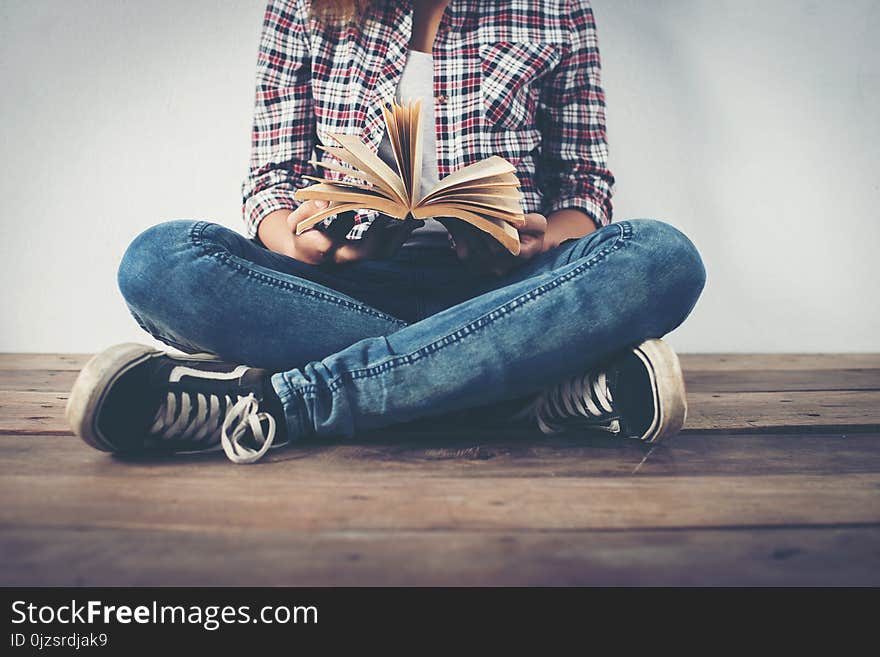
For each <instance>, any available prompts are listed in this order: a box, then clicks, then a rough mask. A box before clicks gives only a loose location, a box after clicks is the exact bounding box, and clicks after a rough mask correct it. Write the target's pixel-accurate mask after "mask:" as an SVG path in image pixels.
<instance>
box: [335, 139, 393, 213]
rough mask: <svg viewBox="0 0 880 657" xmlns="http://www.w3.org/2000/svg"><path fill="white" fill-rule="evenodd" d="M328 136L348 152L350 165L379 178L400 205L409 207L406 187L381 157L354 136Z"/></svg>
mask: <svg viewBox="0 0 880 657" xmlns="http://www.w3.org/2000/svg"><path fill="white" fill-rule="evenodd" d="M330 136H331V137H333V139H335V140H336V141H337V142H338V143H339V145H340V146H342V148H344V149H345V150H346V151H348V154H349V155H350V156H351V159H352V161H351V162H349V163H350V164H352V165H354V166H355V167H357V168H358V169H363V170H364V171H366V172H368V173H372V174H373V175H375V176H377V177H379V178H381V179H382V180H383V181H385V182H386V183H387V184H388V185H390V186H391V188H392V189H393V190H394V192H395V193H396V194H397V195H398V197H399V199H400V202H401V203H403V204H406V205H409V199H408V198H407V194H406V187H405V186H404V184H403V180H402V179H401V177H400V176H399V175H397V173H396V172H395V171H394V170H393V169H392V168H391V167H389V166H388V165H387V164H385V162H383V161H382V158H381V157H379V156H378V155H376V154H375V153H374V152H373V151H371V150H370V147H369V146H367V145H366V144H364V143H363V142H362V141H361V140H360V139H358V138H357V137H355V136H354V135H334V134H331V135H330ZM325 148H326V147H325ZM340 159H342V158H340Z"/></svg>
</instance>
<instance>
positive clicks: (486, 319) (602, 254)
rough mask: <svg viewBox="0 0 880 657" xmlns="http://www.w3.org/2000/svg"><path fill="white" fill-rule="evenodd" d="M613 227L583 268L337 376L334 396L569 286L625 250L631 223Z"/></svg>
mask: <svg viewBox="0 0 880 657" xmlns="http://www.w3.org/2000/svg"><path fill="white" fill-rule="evenodd" d="M612 225H614V226H616V227H617V230H618V237H617V239H616V240H615V241H614V243H613V244H609V245H608V246H606V247H605V248H603V249H602V250H601V251H599V252H598V253H597V254H595V255H594V256H593V257H592V258H590V259H589V260H587V261H585V262H582V263H581V264H580V265H578V266H576V267H575V268H573V269H572V270H571V271H568V272H566V273H565V274H562V275H560V276H557V277H556V278H554V279H553V280H551V281H548V282H547V283H544V284H542V285H540V286H538V287H536V288H533V289H532V290H529V291H528V292H525V293H523V294H521V295H519V296H517V297H516V298H514V299H511V300H510V301H507V302H505V303H504V304H503V305H501V306H499V307H497V308H495V309H493V310H490V311H489V312H487V313H484V314H483V315H481V316H480V317H478V318H476V319H474V320H471V321H470V322H468V323H467V324H465V325H464V326H462V327H460V328H458V329H456V330H455V331H453V332H452V333H448V334H446V335H444V336H443V337H441V338H438V339H436V340H434V341H433V342H430V343H429V344H427V345H425V346H423V347H420V348H419V349H417V350H415V351H413V352H410V353H408V354H398V355H395V356H391V357H389V358H387V359H385V360H384V361H382V362H381V363H378V364H376V365H372V366H370V367H365V368H362V369H359V370H352V371H350V372H343V373H342V374H340V375H339V376H338V377H336V378H334V379H332V380H331V381H330V382H329V383H328V389H329V391H330V392H331V393H336V392H337V391H338V390H339V389H340V388H341V386H342V384H343V381H344V380H351V381H355V380H358V379H365V378H369V377H372V376H374V375H376V374H381V373H382V372H386V371H388V370H391V369H393V368H395V367H397V366H398V365H402V364H406V365H408V364H411V363H414V362H416V361H418V360H420V359H421V358H424V357H425V356H429V355H431V354H433V353H436V352H437V351H439V350H440V349H442V348H443V347H446V346H448V345H450V344H454V343H456V342H458V341H460V340H461V339H462V338H465V337H467V336H468V335H472V334H474V333H475V332H476V331H477V330H479V329H481V328H483V327H485V326H488V325H489V324H491V323H493V322H495V321H497V320H498V319H500V318H502V317H504V316H506V315H508V314H509V313H510V312H511V311H512V310H514V309H516V308H518V307H520V306H522V305H523V304H525V303H528V302H529V301H533V300H535V299H537V298H539V297H541V296H542V295H543V294H544V293H546V292H548V291H550V290H552V289H555V288H556V287H559V286H560V285H562V284H563V283H566V282H568V281H570V280H572V279H574V278H576V277H577V276H579V275H580V274H582V273H584V272H585V271H588V270H590V269H592V268H593V267H594V266H595V265H596V264H598V263H599V262H601V261H603V260H605V259H606V257H607V256H608V255H609V254H610V253H612V252H614V251H617V250H619V249H620V248H622V247H624V246H625V245H626V242H627V241H628V240H629V238H630V237H631V236H632V226H631V225H630V224H629V223H628V222H625V221H622V222H619V223H615V224H612ZM285 379H287V377H285ZM295 387H297V390H298V391H299V392H301V393H304V392H305V391H306V390H310V389H314V385H313V384H309V385H307V386H295Z"/></svg>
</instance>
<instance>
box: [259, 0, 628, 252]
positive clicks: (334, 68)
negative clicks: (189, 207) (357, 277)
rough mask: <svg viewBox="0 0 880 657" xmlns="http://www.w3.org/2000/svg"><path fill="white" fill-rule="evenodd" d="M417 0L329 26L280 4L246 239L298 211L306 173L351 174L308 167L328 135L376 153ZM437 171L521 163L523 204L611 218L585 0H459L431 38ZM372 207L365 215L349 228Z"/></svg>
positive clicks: (594, 50) (358, 232)
mask: <svg viewBox="0 0 880 657" xmlns="http://www.w3.org/2000/svg"><path fill="white" fill-rule="evenodd" d="M412 4H413V3H412V0H378V1H377V2H374V3H373V6H372V7H371V8H370V9H369V11H368V12H367V14H366V15H365V16H364V17H363V18H362V19H361V20H360V21H358V22H356V23H355V22H352V23H351V24H349V25H345V24H342V25H336V26H334V25H328V24H326V23H325V22H322V21H319V20H317V19H315V18H313V17H312V16H311V15H310V6H309V5H310V2H309V0H270V2H269V4H268V7H267V8H266V13H265V18H264V22H263V32H262V37H261V40H260V47H259V55H258V58H257V84H256V108H255V112H254V123H253V130H252V136H251V142H252V152H251V161H250V169H249V173H248V176H247V178H246V179H245V181H244V183H243V185H242V196H243V208H242V210H243V214H244V220H245V224H246V229H247V235H248V237H253V236H254V235H256V232H257V226H258V225H259V222H260V221H261V220H262V219H263V218H264V217H265V216H266V215H267V214H269V213H270V212H273V211H275V210H279V209H290V210H293V209H295V208H296V207H297V206H298V205H299V201H295V200H294V198H293V194H294V192H295V191H296V190H297V189H298V188H300V187H304V186H306V185H308V184H310V182H311V181H309V180H306V179H305V178H303V176H304V175H314V176H322V175H323V176H325V177H328V178H330V177H333V178H341V177H344V176H343V174H338V173H336V172H332V171H328V170H323V169H321V170H320V171H316V169H317V168H318V167H314V166H313V165H311V164H309V163H308V160H310V159H317V158H330V157H332V156H330V155H329V154H328V153H326V152H325V151H322V150H317V151H315V149H314V146H315V144H316V143H320V144H327V145H333V144H334V143H335V142H333V140H332V139H331V138H330V137H328V136H327V134H328V133H342V134H352V135H358V136H359V137H360V138H361V139H362V140H363V141H364V142H366V143H367V144H369V145H370V146H371V147H372V149H373V150H374V151H377V150H378V148H379V143H380V141H381V140H382V135H383V132H384V129H385V126H384V123H383V120H382V113H381V109H380V103H381V102H382V101H383V100H387V99H391V98H393V97H394V92H395V89H396V88H397V83H398V81H399V79H400V75H401V72H402V71H403V67H404V65H405V63H406V55H407V51H408V48H409V40H410V35H411V32H412V17H413V7H412ZM432 54H433V58H434V109H435V115H436V116H435V121H436V129H437V169H438V171H437V173H438V175H439V176H440V177H441V178H443V177H444V176H446V175H448V174H450V173H451V172H453V171H455V170H456V169H458V168H460V167H463V166H465V165H468V164H471V163H473V162H476V161H479V160H481V159H483V158H486V157H489V156H490V155H501V156H502V157H504V158H506V159H508V160H509V161H510V162H511V163H513V164H514V165H515V166H516V168H517V174H518V176H519V179H520V184H521V189H522V192H523V211H524V212H540V213H542V214H544V215H548V214H549V213H551V212H553V211H556V210H559V209H563V208H577V209H579V210H582V211H583V212H585V213H586V214H587V215H589V216H590V217H592V219H593V221H595V223H596V224H597V226H603V225H605V224H608V223H609V222H610V221H611V195H612V191H613V186H614V177H613V176H612V174H611V172H610V171H609V170H608V167H607V157H608V151H607V143H606V133H605V98H604V94H603V91H602V87H601V84H600V61H599V50H598V44H597V40H596V29H595V23H594V20H593V12H592V9H591V8H590V4H589V2H588V1H587V0H505V1H497V2H491V1H485V0H480V1H478V0H452V1H451V2H450V4H449V6H448V7H447V9H446V11H445V13H444V14H443V18H442V20H441V22H440V26H439V28H438V31H437V36H436V39H435V41H434V46H433V53H432ZM375 216H376V213H375V212H374V211H370V210H361V211H358V212H357V213H356V214H355V225H354V227H353V228H352V230H351V232H350V233H349V234H348V237H350V238H354V239H356V238H359V237H361V236H362V235H363V232H364V231H365V229H366V227H367V226H368V225H369V222H370V220H371V219H373V218H374V217H375Z"/></svg>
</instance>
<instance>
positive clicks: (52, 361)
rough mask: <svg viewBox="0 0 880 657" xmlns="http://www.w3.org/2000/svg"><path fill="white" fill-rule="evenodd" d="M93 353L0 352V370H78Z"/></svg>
mask: <svg viewBox="0 0 880 657" xmlns="http://www.w3.org/2000/svg"><path fill="white" fill-rule="evenodd" d="M92 356H94V354H44V353H22V354H16V353H0V370H75V371H79V370H81V369H82V368H83V365H85V364H86V362H88V360H89V359H90V358H91V357H92Z"/></svg>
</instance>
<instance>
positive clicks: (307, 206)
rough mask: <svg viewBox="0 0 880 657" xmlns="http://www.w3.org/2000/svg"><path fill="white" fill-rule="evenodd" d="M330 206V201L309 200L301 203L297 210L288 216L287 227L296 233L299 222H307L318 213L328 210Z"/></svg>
mask: <svg viewBox="0 0 880 657" xmlns="http://www.w3.org/2000/svg"><path fill="white" fill-rule="evenodd" d="M329 205H330V201H315V200H308V201H305V202H303V203H300V205H299V207H298V208H297V209H296V210H294V211H293V212H291V213H290V214H289V215H287V226H288V227H289V228H290V230H291V231H295V230H296V227H297V225H298V224H299V222H301V221H305V220H306V219H308V218H309V217H311V216H312V215H313V214H315V213H316V212H319V211H320V210H324V209H326V208H327V207H328V206H329Z"/></svg>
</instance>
